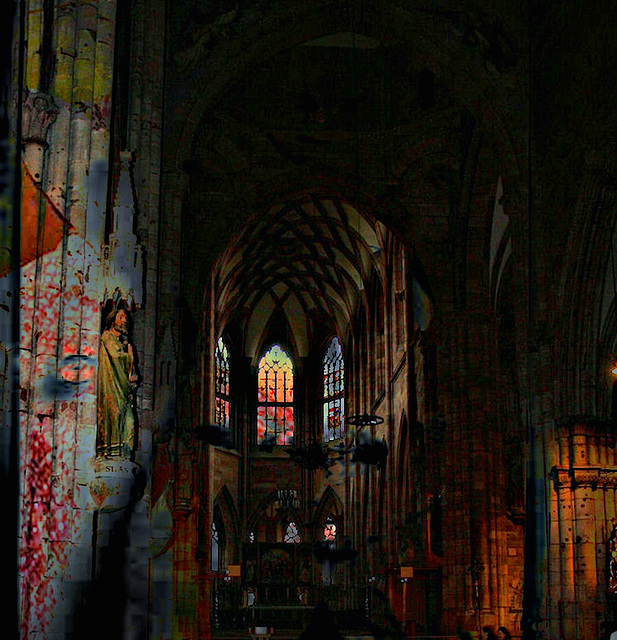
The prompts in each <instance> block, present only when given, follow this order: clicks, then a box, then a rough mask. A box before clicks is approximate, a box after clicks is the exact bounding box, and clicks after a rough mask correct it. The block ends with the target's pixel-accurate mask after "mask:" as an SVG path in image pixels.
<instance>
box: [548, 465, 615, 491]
mask: <svg viewBox="0 0 617 640" xmlns="http://www.w3.org/2000/svg"><path fill="white" fill-rule="evenodd" d="M551 476H552V478H553V481H554V483H555V490H556V491H559V489H560V488H561V487H568V488H570V489H572V490H574V489H578V488H590V489H592V490H594V491H595V490H596V489H617V469H615V468H611V469H606V468H601V467H578V468H577V467H553V469H552V471H551Z"/></svg>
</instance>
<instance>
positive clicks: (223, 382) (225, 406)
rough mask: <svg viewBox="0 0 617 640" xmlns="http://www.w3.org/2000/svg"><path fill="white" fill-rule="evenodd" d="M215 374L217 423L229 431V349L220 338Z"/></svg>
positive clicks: (217, 347) (216, 353) (215, 356)
mask: <svg viewBox="0 0 617 640" xmlns="http://www.w3.org/2000/svg"><path fill="white" fill-rule="evenodd" d="M214 363H215V367H216V372H215V383H214V384H215V397H216V406H215V422H216V424H218V425H220V426H221V427H224V428H225V429H229V349H228V348H227V345H226V344H225V342H223V338H219V339H218V342H217V343H216V351H215V352H214Z"/></svg>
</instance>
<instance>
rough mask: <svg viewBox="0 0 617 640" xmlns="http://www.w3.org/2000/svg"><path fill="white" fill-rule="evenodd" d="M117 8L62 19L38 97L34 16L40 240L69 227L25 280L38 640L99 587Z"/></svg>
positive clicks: (28, 473) (27, 594)
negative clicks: (97, 530)
mask: <svg viewBox="0 0 617 640" xmlns="http://www.w3.org/2000/svg"><path fill="white" fill-rule="evenodd" d="M115 8H116V3H115V0H97V1H95V2H76V3H72V4H67V5H63V6H62V7H59V6H56V7H54V8H53V15H52V16H51V17H52V23H51V29H52V32H53V33H52V36H53V37H52V42H53V43H54V50H53V51H52V52H51V55H53V56H54V57H55V59H56V60H57V65H56V67H55V71H54V75H53V77H52V78H51V79H48V80H50V81H49V95H45V94H41V93H39V92H37V91H35V88H37V87H39V86H40V69H41V65H40V64H39V56H40V46H39V47H37V43H38V44H39V45H40V38H41V37H42V36H41V33H42V31H41V28H42V27H41V25H42V15H43V13H45V12H46V11H48V8H46V7H44V6H43V3H41V2H38V1H37V0H35V1H34V2H31V3H29V4H28V14H27V16H26V23H27V24H26V30H27V32H28V34H29V35H31V36H32V39H29V42H28V46H29V49H28V51H27V54H26V73H25V78H26V88H27V90H28V93H27V95H26V101H25V103H24V105H23V110H24V111H23V113H24V116H25V118H24V131H23V134H24V146H25V148H24V161H25V164H26V165H27V168H28V169H29V171H31V172H32V176H33V179H34V180H35V181H36V182H37V183H38V184H39V185H40V188H41V202H42V203H43V204H44V206H46V207H49V214H48V213H47V212H45V213H46V215H44V216H38V220H36V221H35V223H36V234H37V237H38V238H43V237H45V236H46V234H49V227H48V224H50V223H52V222H54V221H55V220H56V218H58V217H59V216H61V217H62V218H63V219H64V220H66V221H68V222H69V223H70V224H66V225H64V226H62V227H61V228H62V231H61V233H60V238H59V242H58V243H56V244H54V245H53V246H52V245H48V244H47V243H45V242H42V243H40V244H39V243H38V242H37V252H36V255H35V257H34V258H33V259H31V260H29V261H28V262H27V263H26V264H24V265H23V267H22V273H21V292H20V294H21V295H20V306H21V320H22V333H21V340H20V346H21V356H20V370H21V372H22V379H21V387H22V390H21V411H22V414H21V415H22V418H21V429H20V430H21V441H20V449H21V460H20V465H21V484H22V488H27V490H22V496H21V509H22V529H21V536H20V543H19V544H20V557H21V563H20V573H21V624H22V634H23V635H24V636H26V635H27V636H28V637H29V638H31V639H36V638H39V637H40V638H46V639H51V640H55V639H56V638H58V639H60V638H64V637H66V635H67V634H68V633H69V632H70V625H71V624H72V621H73V620H74V619H75V617H76V616H77V614H78V610H79V609H80V606H81V605H80V603H83V602H84V598H85V593H86V591H87V585H88V584H89V582H90V580H91V577H92V565H93V558H92V540H93V522H94V514H95V513H96V511H97V508H96V503H95V501H94V498H93V497H92V496H91V495H90V492H89V486H90V482H91V481H92V480H93V479H94V477H95V474H96V470H95V467H94V462H95V457H94V453H95V448H94V447H95V434H96V364H95V358H96V354H97V353H98V341H99V323H100V308H99V283H98V282H97V281H96V278H95V277H93V274H94V272H95V270H96V267H97V266H98V260H99V249H100V245H101V242H102V240H103V237H102V232H103V229H104V215H105V211H104V207H105V202H106V198H105V195H106V192H107V188H106V167H107V164H108V159H109V124H110V123H109V105H110V101H111V85H112V79H113V64H112V61H113V51H114V35H115ZM50 125H51V126H50ZM45 136H46V139H45ZM47 145H48V146H47ZM43 204H42V206H43ZM32 488H34V491H32Z"/></svg>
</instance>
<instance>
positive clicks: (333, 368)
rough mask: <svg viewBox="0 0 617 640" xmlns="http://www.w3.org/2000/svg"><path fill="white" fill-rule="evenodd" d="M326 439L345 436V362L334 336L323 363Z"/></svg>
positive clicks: (327, 440)
mask: <svg viewBox="0 0 617 640" xmlns="http://www.w3.org/2000/svg"><path fill="white" fill-rule="evenodd" d="M323 383H324V394H323V395H324V403H323V435H324V441H325V442H329V441H330V440H336V439H337V438H344V437H345V397H344V394H345V363H344V361H343V351H342V349H341V344H340V342H339V341H338V338H336V337H334V338H332V340H331V341H330V344H329V345H328V348H327V349H326V355H325V356H324V364H323Z"/></svg>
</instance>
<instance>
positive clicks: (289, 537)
mask: <svg viewBox="0 0 617 640" xmlns="http://www.w3.org/2000/svg"><path fill="white" fill-rule="evenodd" d="M283 542H289V543H293V544H299V543H300V542H302V539H301V538H300V532H299V531H298V527H297V526H296V523H295V522H290V523H289V524H288V525H287V529H285V535H284V536H283Z"/></svg>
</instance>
